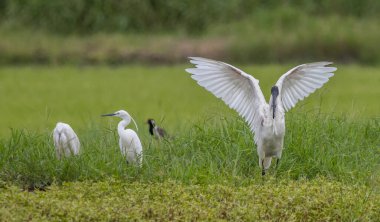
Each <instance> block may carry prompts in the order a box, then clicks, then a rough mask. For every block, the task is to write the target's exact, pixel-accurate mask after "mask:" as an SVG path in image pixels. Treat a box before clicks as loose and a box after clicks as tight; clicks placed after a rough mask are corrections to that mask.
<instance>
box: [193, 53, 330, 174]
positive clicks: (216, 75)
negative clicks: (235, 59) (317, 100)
mask: <svg viewBox="0 0 380 222" xmlns="http://www.w3.org/2000/svg"><path fill="white" fill-rule="evenodd" d="M189 59H190V62H191V63H192V64H194V65H195V68H188V69H186V71H187V72H189V73H191V74H192V76H191V77H192V78H193V79H194V80H196V81H197V82H198V84H199V85H200V86H202V87H204V88H205V89H206V90H208V91H210V92H211V93H212V94H214V95H215V96H216V97H218V98H220V99H222V100H223V101H224V102H225V103H226V104H227V105H228V106H229V107H230V108H232V109H234V110H236V111H237V112H238V113H239V114H240V116H242V117H243V118H244V119H245V121H246V122H247V123H248V125H249V127H250V129H251V131H252V133H253V134H254V141H255V143H256V145H257V153H258V156H259V166H260V168H261V169H262V175H265V172H266V170H267V169H268V168H269V167H270V165H271V161H272V158H273V157H275V158H277V165H278V163H279V160H280V159H281V155H282V150H283V146H284V136H285V112H286V111H289V110H290V109H291V108H293V107H294V106H295V105H296V104H297V102H298V101H300V100H303V99H304V98H305V97H307V96H309V95H310V94H311V93H313V92H314V91H315V90H316V89H318V88H321V87H322V86H323V84H325V83H326V82H327V81H328V80H329V78H330V77H332V76H333V75H334V74H333V72H334V71H336V68H335V67H330V66H328V65H330V64H332V63H331V62H315V63H308V64H303V65H299V66H296V67H294V68H292V69H291V70H289V71H288V72H286V73H285V74H284V75H282V76H281V77H280V79H279V80H278V81H277V82H276V84H275V85H274V86H273V87H272V88H271V96H270V99H269V104H268V103H266V101H265V98H264V95H263V93H262V92H261V89H260V86H259V81H258V80H257V79H255V78H254V77H253V76H251V75H249V74H247V73H245V72H243V71H242V70H240V69H238V68H236V67H234V66H232V65H229V64H227V63H224V62H220V61H215V60H211V59H206V58H201V57H189Z"/></svg>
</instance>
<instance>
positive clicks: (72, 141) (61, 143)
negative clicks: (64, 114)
mask: <svg viewBox="0 0 380 222" xmlns="http://www.w3.org/2000/svg"><path fill="white" fill-rule="evenodd" d="M53 140H54V146H55V152H56V155H57V158H58V159H61V158H62V157H63V156H65V157H68V156H70V155H71V154H73V155H78V154H79V149H80V142H79V139H78V136H77V134H75V132H74V130H73V129H72V128H71V127H70V125H69V124H66V123H61V122H58V123H57V125H56V126H55V128H54V130H53Z"/></svg>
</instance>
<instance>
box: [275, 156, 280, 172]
mask: <svg viewBox="0 0 380 222" xmlns="http://www.w3.org/2000/svg"><path fill="white" fill-rule="evenodd" d="M278 164H280V158H278V159H277V161H276V169H277V168H278Z"/></svg>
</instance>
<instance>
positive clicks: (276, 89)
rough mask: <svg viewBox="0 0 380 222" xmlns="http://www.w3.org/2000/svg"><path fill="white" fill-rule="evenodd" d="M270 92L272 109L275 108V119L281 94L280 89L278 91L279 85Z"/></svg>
mask: <svg viewBox="0 0 380 222" xmlns="http://www.w3.org/2000/svg"><path fill="white" fill-rule="evenodd" d="M270 93H271V94H272V109H273V119H274V117H275V113H276V107H277V102H276V100H277V96H278V94H279V91H278V87H277V86H273V87H272V89H271V90H270Z"/></svg>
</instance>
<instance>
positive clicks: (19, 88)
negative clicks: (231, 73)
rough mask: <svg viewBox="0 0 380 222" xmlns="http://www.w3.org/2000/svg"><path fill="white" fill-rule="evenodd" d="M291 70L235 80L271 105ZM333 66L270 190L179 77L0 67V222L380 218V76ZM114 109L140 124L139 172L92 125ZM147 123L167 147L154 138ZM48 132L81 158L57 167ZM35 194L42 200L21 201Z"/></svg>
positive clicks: (250, 147)
mask: <svg viewBox="0 0 380 222" xmlns="http://www.w3.org/2000/svg"><path fill="white" fill-rule="evenodd" d="M292 66H293V65H287V66H278V65H268V66H242V69H243V70H245V71H247V72H249V73H252V74H254V75H255V77H257V78H258V79H260V80H261V81H260V84H261V88H262V89H263V91H264V94H265V95H266V96H268V94H269V89H270V86H271V85H272V84H273V83H274V82H275V81H276V80H277V79H278V77H279V76H280V75H281V74H282V73H284V72H285V71H287V70H288V69H289V68H291V67H292ZM337 66H338V71H337V73H336V76H334V77H333V78H332V79H331V81H330V82H329V83H327V85H326V86H325V87H323V88H322V89H321V90H319V91H317V92H316V93H314V94H313V95H312V96H311V97H310V98H307V99H306V101H305V102H302V103H300V104H298V105H297V108H295V109H294V110H292V111H291V112H289V113H288V114H287V116H286V124H287V128H286V130H287V131H286V136H285V150H284V152H283V158H282V160H281V163H280V165H279V168H278V169H277V170H276V169H274V167H272V168H271V169H270V170H269V172H268V175H267V176H266V177H265V178H262V177H261V174H260V169H259V167H258V157H257V154H256V148H255V145H254V143H253V138H252V134H251V133H250V131H249V129H248V127H247V125H246V124H245V123H244V121H243V120H242V119H241V118H239V117H238V115H237V114H236V113H235V112H233V111H231V110H229V109H228V108H227V107H226V106H225V105H224V104H223V103H222V102H221V101H219V100H217V99H216V98H215V97H214V96H213V95H211V94H210V93H208V92H207V91H206V90H204V89H202V88H201V87H199V86H198V85H197V84H196V83H195V82H194V81H193V80H191V78H190V77H189V74H187V73H185V72H184V71H183V69H184V68H185V67H188V66H185V65H181V66H172V67H165V66H157V67H155V66H151V67H142V66H128V67H117V68H112V67H105V66H100V67H73V66H66V67H54V66H51V67H40V66H28V67H21V68H20V67H11V66H9V67H1V68H0V100H1V101H2V104H3V105H2V106H1V107H0V113H1V114H2V115H1V117H0V126H1V128H0V135H1V139H0V187H2V188H0V189H1V192H0V196H1V198H0V200H1V201H3V202H0V203H1V204H0V206H1V207H0V217H1V218H2V219H3V220H8V218H10V215H14V212H15V210H16V209H20V212H21V213H20V214H18V217H17V218H18V219H16V220H25V218H33V219H34V220H43V219H44V220H49V219H50V220H55V219H56V220H58V219H59V218H61V217H66V216H67V218H75V217H76V216H75V215H77V216H78V218H81V219H83V220H90V219H91V218H99V219H100V218H108V220H111V219H116V220H117V219H119V220H122V219H123V218H124V219H126V218H129V219H133V218H142V219H160V218H161V219H165V218H170V217H171V214H173V218H178V219H184V220H186V219H187V220H189V219H194V218H195V217H198V218H199V219H204V220H207V219H210V220H212V219H215V218H216V219H218V218H219V219H230V220H249V219H251V220H258V219H267V220H270V219H271V218H284V220H292V219H293V220H297V219H299V218H303V217H306V218H310V219H308V220H313V219H316V218H318V219H321V220H325V219H326V220H356V219H358V220H372V219H373V218H377V217H378V212H377V211H376V206H378V205H379V192H380V190H379V187H380V171H379V169H380V161H379V156H380V137H379V136H378V133H379V129H380V119H379V116H378V111H379V110H380V109H379V108H380V107H379V103H378V102H377V100H378V98H377V96H378V95H379V93H380V89H379V88H377V87H376V86H377V85H378V83H379V80H380V79H379V78H380V75H379V72H380V71H379V70H378V69H376V68H375V67H360V66H353V65H349V66H347V65H339V64H338V65H337ZM119 109H126V110H128V111H129V112H130V113H131V115H132V116H133V117H134V118H135V119H136V121H137V123H138V125H139V128H140V130H139V132H138V134H139V136H140V138H141V140H142V143H143V147H144V162H143V167H142V168H141V169H140V168H136V167H134V166H131V165H127V164H126V162H125V160H124V159H123V157H122V156H121V154H120V150H119V148H118V135H117V132H116V125H117V122H118V121H119V119H117V118H101V117H100V114H102V113H109V112H113V111H116V110H119ZM149 117H153V118H156V119H157V120H158V122H159V123H161V125H162V126H164V127H165V128H166V129H167V130H168V132H169V133H170V134H172V135H173V137H174V139H173V140H171V141H163V142H161V143H159V142H157V141H155V140H153V139H152V138H151V137H150V136H149V135H148V132H147V126H146V125H145V123H144V122H145V120H146V119H147V118H149ZM57 121H64V122H67V123H69V124H71V125H72V126H73V127H74V130H76V132H77V134H78V136H79V138H80V140H81V144H82V150H81V155H80V156H77V157H72V158H67V159H64V160H62V161H59V160H57V159H56V157H55V152H54V146H53V142H52V138H51V131H52V129H53V128H54V125H55V123H56V122H57ZM132 128H134V127H132ZM68 182H69V183H68ZM50 185H51V186H50ZM17 187H18V188H17ZM33 187H34V188H41V189H47V192H46V193H44V192H35V193H34V194H28V193H27V192H24V191H22V190H24V189H31V188H33ZM20 188H22V189H21V190H20ZM354 191H355V192H354ZM92 193H93V194H94V195H91V194H92ZM123 193H125V195H122V194H123ZM98 194H99V195H98ZM177 194H178V195H177ZM179 194H181V195H179ZM219 194H220V196H218V195H219ZM328 194H329V195H328ZM353 194H354V195H353ZM88 195H89V196H88ZM103 195H105V196H107V197H103ZM170 195H174V196H175V198H174V199H172V200H171V201H167V198H170ZM82 197H83V198H84V199H80V198H82ZM203 197H204V198H205V199H202V198H203ZM176 198H177V199H176ZM5 200H6V203H5V202H4V201H5ZM275 200H278V201H279V202H276V201H275ZM181 201H184V202H181ZM67 202H69V203H70V204H69V205H67V204H66V203H67ZM111 203H112V204H111ZM124 204H125V205H124ZM108 205H110V208H106V210H104V211H103V212H99V211H100V210H99V209H103V208H104V206H108ZM58 206H62V207H58ZM75 206H78V208H77V207H75ZM189 206H192V207H193V208H191V207H189ZM173 208H175V209H174V210H173ZM74 209H75V210H74ZM202 209H207V210H202ZM72 210H74V211H72ZM171 212H172V213H171Z"/></svg>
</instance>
